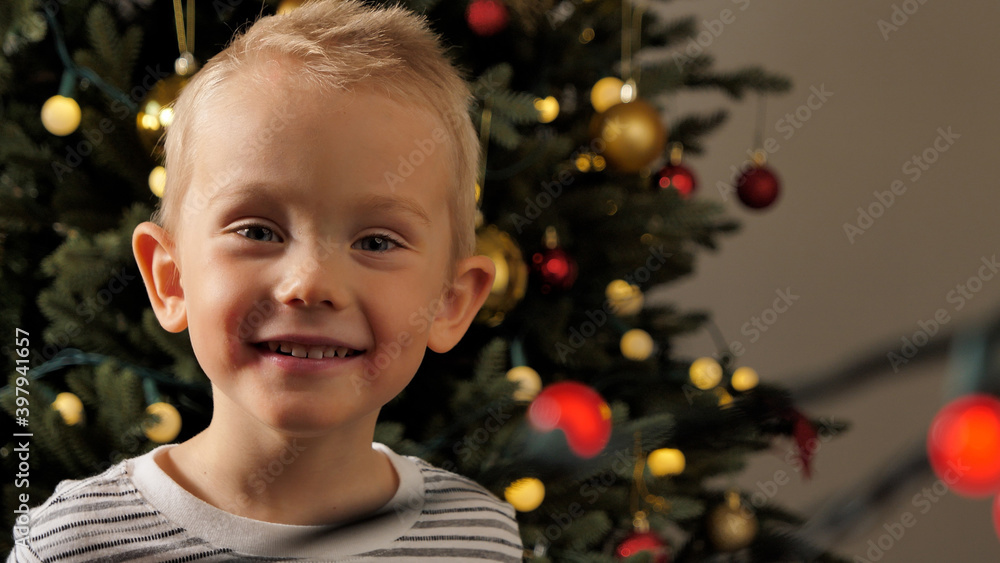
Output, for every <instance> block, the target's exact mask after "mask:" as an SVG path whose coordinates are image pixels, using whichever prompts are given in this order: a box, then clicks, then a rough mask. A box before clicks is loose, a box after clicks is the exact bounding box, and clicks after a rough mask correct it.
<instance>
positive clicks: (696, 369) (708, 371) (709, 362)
mask: <svg viewBox="0 0 1000 563" xmlns="http://www.w3.org/2000/svg"><path fill="white" fill-rule="evenodd" d="M688 373H689V375H690V377H691V383H693V384H694V386H695V387H697V388H698V389H703V390H707V389H711V388H713V387H715V386H716V385H718V384H719V382H720V381H722V366H720V365H719V362H717V361H715V360H713V359H712V358H707V357H706V358H698V359H697V360H695V361H694V362H692V363H691V368H690V370H689V371H688Z"/></svg>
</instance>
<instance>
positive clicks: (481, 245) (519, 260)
mask: <svg viewBox="0 0 1000 563" xmlns="http://www.w3.org/2000/svg"><path fill="white" fill-rule="evenodd" d="M476 253H477V254H482V255H484V256H488V257H489V258H490V260H493V265H494V266H495V267H496V277H495V278H494V279H493V287H492V288H491V289H490V294H489V296H488V297H487V298H486V303H484V304H483V307H482V309H480V310H479V314H478V316H477V317H476V321H478V322H481V323H485V324H487V325H489V326H497V325H498V324H500V323H501V322H503V319H504V316H505V315H506V314H507V313H508V312H510V310H511V309H513V308H514V307H515V306H516V305H517V304H518V302H520V301H521V299H523V298H524V291H525V289H526V288H527V286H528V266H527V264H525V263H524V258H523V257H522V255H521V249H520V248H518V247H517V243H516V242H514V239H513V238H511V236H510V235H508V234H507V233H505V232H503V231H501V230H500V229H498V228H497V226H496V225H487V226H486V227H483V228H482V229H479V230H478V231H476Z"/></svg>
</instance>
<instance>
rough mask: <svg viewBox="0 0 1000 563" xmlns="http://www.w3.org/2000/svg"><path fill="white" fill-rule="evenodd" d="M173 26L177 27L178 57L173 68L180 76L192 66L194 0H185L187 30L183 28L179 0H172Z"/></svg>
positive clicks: (186, 72)
mask: <svg viewBox="0 0 1000 563" xmlns="http://www.w3.org/2000/svg"><path fill="white" fill-rule="evenodd" d="M174 26H175V27H176V29H177V50H178V52H179V53H180V57H179V58H178V59H177V61H176V62H175V63H174V70H175V71H176V72H177V74H180V75H181V76H185V75H187V74H188V73H189V72H190V71H191V70H192V69H193V67H194V62H195V61H194V55H193V52H194V0H188V2H187V30H186V31H185V29H184V11H183V10H182V8H181V0H174Z"/></svg>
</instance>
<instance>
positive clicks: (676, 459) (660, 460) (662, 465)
mask: <svg viewBox="0 0 1000 563" xmlns="http://www.w3.org/2000/svg"><path fill="white" fill-rule="evenodd" d="M686 463H687V461H686V459H685V458H684V452H682V451H680V450H677V449H674V448H660V449H658V450H653V451H651V452H649V456H648V457H647V458H646V465H647V466H648V467H649V472H650V473H652V474H653V475H655V476H657V477H666V476H667V475H677V474H679V473H682V472H684V466H685V464H686Z"/></svg>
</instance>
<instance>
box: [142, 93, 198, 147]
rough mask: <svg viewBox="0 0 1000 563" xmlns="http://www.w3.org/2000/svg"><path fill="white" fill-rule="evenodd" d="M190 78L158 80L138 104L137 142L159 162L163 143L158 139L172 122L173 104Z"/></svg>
mask: <svg viewBox="0 0 1000 563" xmlns="http://www.w3.org/2000/svg"><path fill="white" fill-rule="evenodd" d="M190 79H191V76H190V75H188V76H180V75H178V74H174V75H172V76H168V77H167V78H164V79H163V80H160V81H159V82H157V83H156V84H154V85H153V88H152V89H151V90H150V91H149V92H148V93H147V94H146V97H145V98H143V99H142V102H140V103H139V112H138V113H137V114H136V116H135V125H136V128H137V129H138V131H139V140H140V141H141V142H142V144H143V146H144V147H146V151H148V152H149V153H151V154H153V156H154V157H155V158H156V159H157V160H160V159H162V158H163V143H162V142H160V139H161V138H162V137H163V133H164V132H165V131H166V130H167V128H168V127H170V124H171V123H173V121H174V108H173V105H172V104H173V103H174V101H175V100H176V99H177V97H178V96H180V94H181V90H183V89H184V86H185V85H187V83H188V80H190Z"/></svg>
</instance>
